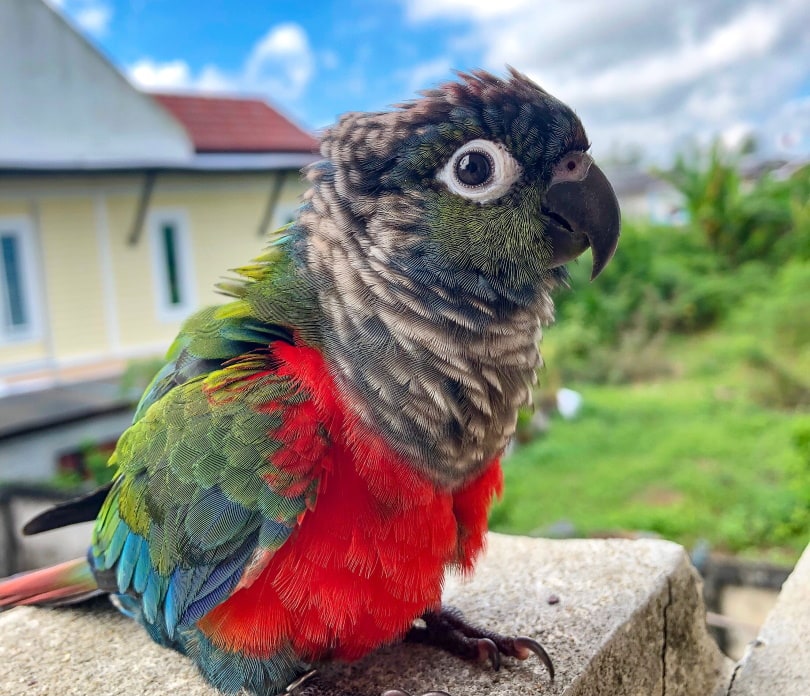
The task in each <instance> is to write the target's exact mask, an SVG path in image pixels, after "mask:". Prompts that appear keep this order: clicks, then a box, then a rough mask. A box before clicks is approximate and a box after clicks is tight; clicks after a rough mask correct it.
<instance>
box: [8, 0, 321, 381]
mask: <svg viewBox="0 0 810 696" xmlns="http://www.w3.org/2000/svg"><path fill="white" fill-rule="evenodd" d="M0 45H2V46H3V59H2V60H1V61H0V394H2V393H3V392H6V393H7V392H10V391H18V390H20V389H24V388H31V387H33V386H41V387H46V386H50V385H53V384H56V383H64V382H71V381H76V380H81V379H87V378H91V377H99V376H104V375H112V374H116V373H118V372H120V371H121V369H122V367H123V366H124V365H125V363H126V362H127V361H129V360H131V359H133V358H139V357H145V356H151V355H157V354H160V353H163V352H164V351H165V349H166V347H167V346H168V344H169V341H170V340H171V338H172V337H173V335H174V334H175V333H176V331H177V329H178V327H179V325H180V323H181V321H182V319H183V318H184V317H185V316H186V315H188V313H189V312H191V311H192V310H193V309H194V308H195V307H198V306H200V305H203V304H207V303H210V302H217V301H221V299H220V298H219V296H217V295H216V294H215V292H214V289H213V287H212V286H213V284H214V283H215V282H216V281H217V280H218V279H219V278H220V277H221V276H222V275H223V273H224V272H225V270H226V269H228V268H230V267H235V266H239V265H242V264H243V263H244V262H245V261H246V260H248V259H250V258H251V257H253V256H255V255H256V254H257V253H258V252H259V251H260V249H261V247H262V237H263V234H264V232H266V231H267V230H268V229H272V228H275V227H277V226H279V225H281V224H283V223H285V222H287V221H289V219H290V218H291V217H292V214H293V211H294V209H295V208H296V207H297V202H298V197H299V196H300V194H301V193H302V192H303V190H304V186H303V184H302V183H301V181H300V178H299V174H298V172H299V170H300V168H301V167H302V166H304V165H306V164H308V163H310V162H312V161H314V160H315V159H316V156H315V154H314V153H315V151H316V149H317V141H316V140H315V139H314V138H313V137H312V136H311V135H309V134H308V133H306V132H305V131H303V130H302V129H301V128H299V127H298V126H296V125H295V124H294V123H292V122H291V121H290V120H289V119H287V118H286V117H284V116H283V115H281V114H280V113H278V112H277V111H276V110H274V109H273V108H271V107H270V106H268V105H267V104H266V103H264V102H263V101H261V100H258V99H242V98H231V97H207V96H190V95H176V94H175V95H173V94H154V95H151V94H145V93H143V92H140V91H138V90H137V89H135V88H134V87H133V86H132V85H131V84H130V83H129V82H128V81H127V80H126V79H125V78H124V77H123V76H122V75H121V74H120V73H119V72H118V71H117V70H116V69H115V68H114V67H113V66H112V65H111V64H110V63H109V62H108V61H107V60H106V59H105V58H104V57H103V56H102V55H101V54H100V53H99V52H98V51H97V50H96V49H95V48H94V47H93V46H92V45H90V44H89V43H88V42H87V41H86V40H85V39H84V38H83V37H82V36H81V35H79V34H78V33H77V32H76V31H75V30H74V29H73V28H72V27H71V26H70V25H69V24H68V23H67V22H65V21H64V20H63V19H62V17H61V16H60V15H59V14H58V13H56V12H54V11H53V10H52V9H51V8H50V7H49V6H48V5H46V4H45V3H44V2H42V0H2V2H0Z"/></svg>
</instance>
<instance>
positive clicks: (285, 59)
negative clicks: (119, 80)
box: [127, 23, 315, 102]
mask: <svg viewBox="0 0 810 696" xmlns="http://www.w3.org/2000/svg"><path fill="white" fill-rule="evenodd" d="M314 71H315V57H314V54H313V52H312V49H311V47H310V44H309V40H308V38H307V35H306V32H304V30H303V29H302V28H301V27H300V26H299V25H297V24H292V23H285V24H279V25H277V26H275V27H272V28H271V29H270V30H269V31H268V32H267V33H266V34H265V35H264V36H263V37H262V38H261V39H260V40H259V41H258V42H257V43H256V44H255V45H254V47H253V49H252V50H251V51H250V53H249V54H248V56H247V57H246V58H245V61H244V63H243V65H242V67H241V68H240V69H239V70H237V71H233V72H228V71H225V70H222V69H221V68H219V67H217V66H215V65H206V66H204V67H203V68H202V69H201V70H200V71H199V72H197V73H196V74H195V73H194V72H193V71H192V70H191V68H190V67H189V65H188V63H186V62H185V61H183V60H179V59H178V60H172V61H167V62H163V63H158V62H155V61H154V60H152V59H150V58H142V59H141V60H139V61H137V62H135V63H133V64H131V65H130V66H129V67H128V68H127V73H128V74H129V76H130V78H131V79H132V81H133V82H134V83H135V84H137V85H138V86H139V87H142V88H145V89H178V90H198V91H203V92H249V93H254V94H255V93H261V94H266V95H267V96H268V97H269V98H270V99H273V100H274V101H280V102H291V101H295V99H297V98H298V97H300V96H301V95H302V94H303V92H304V90H305V89H306V87H307V85H308V84H309V82H310V81H311V79H312V76H313V74H314Z"/></svg>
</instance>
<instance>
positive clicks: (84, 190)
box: [0, 173, 304, 377]
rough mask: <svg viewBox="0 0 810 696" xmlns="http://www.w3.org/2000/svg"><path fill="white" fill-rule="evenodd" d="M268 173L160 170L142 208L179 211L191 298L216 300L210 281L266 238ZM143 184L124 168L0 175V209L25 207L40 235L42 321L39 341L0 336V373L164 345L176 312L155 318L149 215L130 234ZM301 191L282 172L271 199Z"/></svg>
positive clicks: (282, 204)
mask: <svg viewBox="0 0 810 696" xmlns="http://www.w3.org/2000/svg"><path fill="white" fill-rule="evenodd" d="M275 176H276V175H275V174H273V173H262V174H221V175H219V174H217V175H214V174H200V175H191V174H189V175H178V174H174V175H170V174H161V175H159V176H158V178H157V180H156V182H155V186H154V190H153V194H152V198H151V201H150V206H149V209H150V210H151V211H154V210H159V209H162V208H168V209H172V210H180V211H184V212H185V215H186V216H187V220H188V227H189V233H190V238H191V246H192V254H191V256H192V260H193V283H194V288H195V290H196V297H197V300H198V305H205V304H210V303H212V302H222V301H224V298H223V297H222V296H220V295H218V294H217V293H216V292H215V290H214V288H213V285H214V283H216V282H217V281H218V280H220V279H221V278H223V277H224V276H226V275H227V271H228V269H230V268H234V267H237V266H240V265H242V264H244V263H245V262H247V261H248V260H250V259H251V258H252V257H254V256H255V255H256V254H257V253H259V251H260V250H261V249H262V247H263V246H264V240H263V239H262V238H261V237H260V236H259V234H258V227H259V223H260V220H261V218H262V214H263V212H264V209H265V207H266V205H267V199H268V197H269V192H270V189H271V188H272V185H273V178H274V177H275ZM142 187H143V176H142V175H124V174H122V175H109V176H104V177H101V176H95V177H90V176H87V177H47V178H35V177H31V178H23V177H19V178H15V179H6V180H5V181H4V182H3V183H2V186H0V216H27V217H29V219H31V220H32V226H33V227H34V229H35V233H36V236H37V238H38V246H39V252H40V260H39V261H40V265H41V270H42V272H43V278H42V285H43V287H44V291H43V295H44V297H43V302H42V304H43V307H42V312H43V315H44V316H45V317H47V318H48V322H47V323H48V325H47V327H43V328H44V330H43V332H42V337H41V339H38V340H37V341H33V342H29V343H28V344H26V345H23V344H16V343H15V344H6V345H0V374H6V375H8V374H9V373H10V372H11V373H13V372H14V371H15V369H17V371H18V372H19V373H20V374H18V375H16V376H17V377H19V376H25V374H24V373H25V372H26V371H28V372H31V374H32V375H33V374H34V372H35V370H34V367H33V366H32V364H31V363H32V361H34V362H36V361H39V365H38V366H37V369H38V370H39V371H38V372H36V374H37V375H38V376H39V375H40V374H41V372H42V370H43V369H44V370H46V371H47V370H50V371H51V373H53V375H55V376H57V377H58V376H59V374H60V373H61V374H64V373H65V370H66V369H67V368H68V367H70V366H73V367H74V368H75V366H77V365H90V364H93V363H94V361H96V362H98V363H99V364H100V363H102V362H104V361H107V363H109V360H110V359H127V358H130V357H136V356H145V355H148V354H156V353H161V352H163V350H165V348H166V347H167V346H168V345H169V343H170V342H171V340H172V338H173V337H174V335H175V334H176V332H177V329H178V328H179V326H180V324H181V321H180V319H177V320H174V321H162V320H161V318H160V316H159V313H158V312H157V310H156V308H157V300H156V297H155V289H156V287H157V283H156V281H155V278H154V274H155V269H154V268H153V257H152V251H151V247H150V235H149V229H148V225H144V228H143V229H142V231H141V235H140V238H139V240H138V242H137V244H135V245H132V244H130V243H129V236H130V234H131V230H132V226H133V221H134V218H135V213H136V208H137V204H138V200H139V197H140V195H141V190H142ZM303 191H304V186H303V184H302V183H301V182H300V181H298V180H297V179H296V177H295V176H293V175H292V174H288V175H287V176H286V178H285V184H284V189H283V191H282V195H281V197H280V199H279V208H285V209H287V208H289V207H291V206H294V205H295V202H296V201H297V198H298V196H300V194H301V193H303ZM271 227H272V226H271ZM105 264H106V265H105ZM105 268H107V269H109V270H108V272H107V273H105ZM109 271H111V272H109ZM109 290H111V294H110V293H108V291H109Z"/></svg>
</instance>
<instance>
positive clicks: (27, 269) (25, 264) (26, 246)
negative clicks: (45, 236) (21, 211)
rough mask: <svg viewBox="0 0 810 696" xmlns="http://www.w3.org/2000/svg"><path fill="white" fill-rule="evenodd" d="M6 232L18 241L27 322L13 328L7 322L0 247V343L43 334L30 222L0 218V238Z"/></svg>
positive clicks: (24, 219) (33, 337)
mask: <svg viewBox="0 0 810 696" xmlns="http://www.w3.org/2000/svg"><path fill="white" fill-rule="evenodd" d="M7 234H10V235H11V236H14V237H16V238H17V240H18V249H19V253H20V258H19V264H20V272H21V287H22V295H23V296H22V303H23V311H24V312H25V316H26V319H27V321H26V323H25V325H24V326H16V327H15V326H8V325H7V324H6V317H7V312H9V310H10V307H9V298H8V297H7V287H8V285H7V284H6V279H5V266H4V263H3V259H2V248H0V345H6V344H9V343H20V342H25V341H33V340H36V339H38V338H40V336H41V333H42V319H41V302H40V292H39V287H38V286H37V283H36V282H35V280H36V278H37V264H36V258H35V253H36V245H35V243H34V229H33V225H32V224H31V221H30V220H29V219H28V218H26V217H0V237H2V236H4V235H7Z"/></svg>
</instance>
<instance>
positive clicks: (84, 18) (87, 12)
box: [75, 3, 113, 37]
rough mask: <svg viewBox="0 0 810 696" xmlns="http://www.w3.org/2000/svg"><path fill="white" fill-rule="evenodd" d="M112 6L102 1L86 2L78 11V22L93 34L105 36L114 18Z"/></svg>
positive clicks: (76, 16)
mask: <svg viewBox="0 0 810 696" xmlns="http://www.w3.org/2000/svg"><path fill="white" fill-rule="evenodd" d="M112 15H113V13H112V8H111V7H109V6H108V5H104V4H102V3H92V4H86V5H84V6H83V7H80V8H79V9H78V10H77V11H76V15H75V18H76V24H78V25H79V26H80V27H81V28H82V29H84V30H85V31H86V32H87V33H88V34H92V35H93V36H97V37H98V36H104V35H105V34H106V33H107V30H108V29H109V26H110V21H111V20H112Z"/></svg>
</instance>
